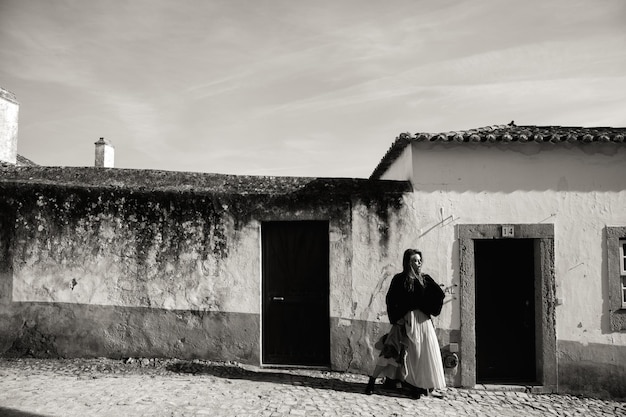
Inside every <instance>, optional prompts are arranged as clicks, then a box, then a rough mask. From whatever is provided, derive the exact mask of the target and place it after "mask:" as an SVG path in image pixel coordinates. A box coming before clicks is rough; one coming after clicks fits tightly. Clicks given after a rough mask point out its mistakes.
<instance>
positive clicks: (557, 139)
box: [370, 122, 626, 179]
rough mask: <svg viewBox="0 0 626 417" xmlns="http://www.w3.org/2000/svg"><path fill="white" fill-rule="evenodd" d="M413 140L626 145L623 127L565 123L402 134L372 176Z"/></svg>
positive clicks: (380, 173)
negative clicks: (572, 125)
mask: <svg viewBox="0 0 626 417" xmlns="http://www.w3.org/2000/svg"><path fill="white" fill-rule="evenodd" d="M413 142H440V143H509V142H518V143H529V142H530V143H532V142H534V143H546V142H547V143H552V144H559V143H564V142H567V143H582V144H586V143H593V142H602V143H616V144H626V128H624V127H564V126H516V125H515V124H514V123H513V122H511V123H509V124H508V125H496V126H486V127H481V128H477V129H469V130H462V131H454V132H443V133H416V134H415V135H412V134H410V133H402V134H400V136H398V137H397V138H396V140H395V141H394V143H393V144H392V145H391V147H390V148H389V150H388V151H387V153H386V154H385V156H384V157H383V158H382V160H381V161H380V163H379V164H378V166H377V167H376V169H375V170H374V172H373V173H372V175H371V176H370V178H372V179H376V178H380V176H381V175H382V174H383V173H384V172H385V171H386V170H387V169H388V168H389V166H390V165H391V164H392V163H393V162H394V161H395V160H396V159H397V158H398V157H399V156H400V154H401V153H402V151H403V150H404V148H405V147H406V146H407V145H409V144H410V143H413Z"/></svg>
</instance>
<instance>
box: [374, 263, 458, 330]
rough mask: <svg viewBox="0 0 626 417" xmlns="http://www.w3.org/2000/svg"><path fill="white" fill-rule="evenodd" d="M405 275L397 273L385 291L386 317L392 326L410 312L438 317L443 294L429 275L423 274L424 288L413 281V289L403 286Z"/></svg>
mask: <svg viewBox="0 0 626 417" xmlns="http://www.w3.org/2000/svg"><path fill="white" fill-rule="evenodd" d="M405 276H406V275H405V274H404V273H399V274H397V275H395V276H394V277H393V279H392V280H391V285H389V290H388V291H387V297H386V301H387V315H388V316H389V321H390V322H391V323H392V324H393V323H396V322H397V321H398V320H400V319H401V318H402V317H404V315H405V314H406V313H408V312H409V311H412V310H421V311H422V312H423V313H425V314H426V315H428V316H438V315H439V313H440V312H441V307H442V305H443V299H444V297H445V294H444V292H443V290H442V289H441V287H440V286H439V285H438V284H437V283H436V282H435V281H434V280H433V279H432V277H431V276H430V275H427V274H423V277H424V286H422V285H421V284H420V283H419V281H417V280H415V282H414V285H413V289H409V288H407V287H406V285H405Z"/></svg>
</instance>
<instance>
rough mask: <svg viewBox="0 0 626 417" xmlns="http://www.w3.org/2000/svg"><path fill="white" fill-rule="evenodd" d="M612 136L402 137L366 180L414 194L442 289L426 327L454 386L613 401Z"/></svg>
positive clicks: (530, 129) (620, 161)
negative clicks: (439, 339)
mask: <svg viewBox="0 0 626 417" xmlns="http://www.w3.org/2000/svg"><path fill="white" fill-rule="evenodd" d="M625 136H626V129H616V128H597V129H592V128H564V127H536V126H515V125H514V124H511V125H506V126H493V127H486V128H481V129H475V130H469V131H464V132H450V133H442V134H435V135H431V134H416V135H410V134H403V135H401V136H400V137H399V138H398V139H397V140H396V142H395V143H394V144H393V145H392V147H391V148H390V149H389V151H388V153H387V155H385V157H384V158H383V159H382V161H381V163H380V164H379V166H378V167H377V168H376V170H375V171H374V173H373V175H372V178H384V179H396V180H408V181H410V182H411V184H412V186H413V192H412V203H411V204H412V205H413V207H415V210H413V214H412V215H413V216H415V219H414V223H415V224H417V225H418V228H417V229H416V230H414V231H412V233H413V234H414V236H415V245H416V246H418V247H420V248H422V249H423V250H424V251H425V254H426V255H425V257H426V265H425V266H424V268H425V269H426V270H429V271H431V272H432V274H433V275H434V276H436V277H440V280H441V281H443V282H445V283H446V284H447V285H451V286H452V288H453V289H454V291H455V294H454V300H452V301H451V302H450V303H449V304H447V308H446V306H444V310H443V312H442V317H440V318H439V319H438V327H440V328H442V329H448V331H449V333H450V334H451V335H452V336H451V338H450V340H449V342H450V344H451V345H452V346H453V348H454V349H453V350H457V349H458V356H459V362H460V367H459V378H460V380H459V384H460V385H462V386H474V385H475V384H501V383H517V384H527V385H534V386H538V387H541V388H542V389H544V390H548V391H556V390H558V391H565V392H594V393H599V394H610V395H613V396H619V397H625V396H626V333H625V331H626V326H625V321H624V320H625V318H626V309H625V308H626V294H625V288H626V287H625V281H624V280H625V279H626V277H625V276H624V275H625V273H624V247H625V245H626V240H625V239H626V181H624V179H623V173H624V172H625V170H626V143H625V142H624V137H625ZM445 342H448V341H444V348H445V346H446V344H445ZM448 346H449V345H448Z"/></svg>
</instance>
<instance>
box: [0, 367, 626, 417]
mask: <svg viewBox="0 0 626 417" xmlns="http://www.w3.org/2000/svg"><path fill="white" fill-rule="evenodd" d="M365 383H366V377H364V376H362V375H352V374H342V373H335V372H324V371H308V370H306V371H305V370H265V369H264V370H259V369H256V368H251V367H242V366H239V365H237V364H224V363H214V362H207V361H176V360H166V361H159V360H157V361H154V360H153V361H149V360H147V359H143V360H127V361H115V360H110V359H93V360H84V359H81V360H36V359H20V360H10V359H0V416H6V417H24V416H68V417H72V416H377V417H378V416H411V415H419V416H499V417H500V416H515V417H522V416H577V415H580V416H626V403H624V402H617V401H603V400H599V399H591V398H578V397H573V396H567V395H542V394H526V393H523V392H515V391H487V390H466V389H454V388H452V389H448V390H447V391H446V396H445V398H443V399H439V398H433V397H422V398H421V399H419V400H414V399H411V398H409V397H408V396H407V395H405V394H404V393H401V392H392V391H385V390H382V389H379V390H378V391H377V393H376V394H374V395H371V396H367V395H364V394H363V393H362V392H363V390H364V388H365Z"/></svg>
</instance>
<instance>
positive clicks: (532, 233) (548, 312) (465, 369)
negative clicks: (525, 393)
mask: <svg viewBox="0 0 626 417" xmlns="http://www.w3.org/2000/svg"><path fill="white" fill-rule="evenodd" d="M503 226H506V228H505V229H504V230H505V233H507V234H509V236H510V233H509V232H510V231H511V230H512V231H513V235H512V236H511V237H505V236H503ZM511 227H512V229H511ZM457 236H458V239H459V259H460V283H461V285H460V305H461V361H460V365H461V366H460V371H461V386H463V387H474V386H475V385H476V313H475V302H476V294H475V272H476V268H475V261H474V240H476V239H509V238H516V239H533V240H534V251H535V340H536V342H535V344H536V345H535V351H536V366H537V369H536V375H537V383H538V384H540V385H541V391H543V392H556V390H557V359H556V315H555V307H556V297H555V277H554V225H553V224H460V225H457ZM503 314H506V312H503ZM511 360H515V358H511Z"/></svg>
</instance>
